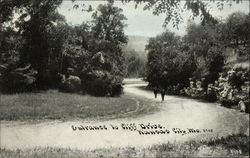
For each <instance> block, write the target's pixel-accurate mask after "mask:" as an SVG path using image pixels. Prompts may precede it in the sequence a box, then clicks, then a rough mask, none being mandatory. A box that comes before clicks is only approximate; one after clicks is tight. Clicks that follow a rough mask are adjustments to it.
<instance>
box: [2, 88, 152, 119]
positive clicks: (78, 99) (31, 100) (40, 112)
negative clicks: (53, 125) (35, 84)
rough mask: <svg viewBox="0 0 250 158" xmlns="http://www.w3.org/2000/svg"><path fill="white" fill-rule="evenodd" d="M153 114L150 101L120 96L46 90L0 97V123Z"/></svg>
mask: <svg viewBox="0 0 250 158" xmlns="http://www.w3.org/2000/svg"><path fill="white" fill-rule="evenodd" d="M154 110H156V109H155V106H152V105H151V102H150V101H149V100H145V99H142V98H140V97H135V96H129V95H127V94H126V95H122V96H121V97H114V98H112V97H93V96H89V95H80V94H69V93H61V92H58V91H56V90H49V91H46V92H42V93H20V94H14V95H6V94H1V95H0V120H33V119H35V120H44V119H59V120H73V119H85V118H102V119H103V118H117V117H124V116H128V115H129V116H130V115H131V116H137V115H138V114H146V113H147V112H152V111H154Z"/></svg>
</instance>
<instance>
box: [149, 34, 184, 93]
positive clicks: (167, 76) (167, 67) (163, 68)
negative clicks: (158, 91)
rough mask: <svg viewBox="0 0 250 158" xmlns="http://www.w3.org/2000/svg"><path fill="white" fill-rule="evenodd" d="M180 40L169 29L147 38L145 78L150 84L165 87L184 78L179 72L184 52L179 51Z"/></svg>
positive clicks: (175, 83)
mask: <svg viewBox="0 0 250 158" xmlns="http://www.w3.org/2000/svg"><path fill="white" fill-rule="evenodd" d="M180 42H181V39H180V37H179V36H176V35H175V34H174V33H172V32H169V31H166V32H164V33H163V34H161V35H158V36H156V37H155V38H151V39H150V40H149V44H148V45H147V46H146V50H147V51H148V63H147V77H146V80H147V81H148V82H149V83H150V85H151V86H154V87H162V88H164V89H167V87H168V86H173V85H177V84H178V83H183V80H185V79H183V78H181V73H182V72H183V71H182V70H183V66H184V63H185V61H186V59H185V58H186V57H185V55H186V54H183V53H182V52H181V51H180V48H179V44H180ZM186 66H187V65H186Z"/></svg>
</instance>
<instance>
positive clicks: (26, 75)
mask: <svg viewBox="0 0 250 158" xmlns="http://www.w3.org/2000/svg"><path fill="white" fill-rule="evenodd" d="M0 66H1V71H0V92H3V93H17V92H27V91H32V90H34V89H35V82H36V74H37V71H36V70H34V69H32V68H31V66H30V65H28V66H26V67H18V66H17V65H16V64H12V63H10V64H6V65H0Z"/></svg>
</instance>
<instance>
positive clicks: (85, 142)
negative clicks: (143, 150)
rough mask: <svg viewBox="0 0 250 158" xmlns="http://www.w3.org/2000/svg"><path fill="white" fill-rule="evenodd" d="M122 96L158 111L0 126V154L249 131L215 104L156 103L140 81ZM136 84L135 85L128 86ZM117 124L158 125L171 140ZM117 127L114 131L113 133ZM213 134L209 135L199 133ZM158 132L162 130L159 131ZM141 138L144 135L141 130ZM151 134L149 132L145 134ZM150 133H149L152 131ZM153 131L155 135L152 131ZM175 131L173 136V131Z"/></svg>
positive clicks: (169, 99) (236, 115)
mask: <svg viewBox="0 0 250 158" xmlns="http://www.w3.org/2000/svg"><path fill="white" fill-rule="evenodd" d="M126 83H127V84H126V85H125V86H124V91H125V93H130V94H133V95H138V96H141V97H145V98H147V99H152V100H154V102H158V103H160V105H161V106H160V110H158V111H157V112H155V113H153V114H148V115H144V116H138V117H135V118H122V119H114V120H110V121H78V122H59V121H53V122H44V123H37V124H28V123H21V122H13V121H12V122H1V133H0V134H1V135H0V136H1V137H0V138H1V139H0V142H1V144H0V145H1V148H9V149H17V148H21V149H23V148H33V147H37V146H42V147H47V146H50V147H66V148H67V147H70V148H78V149H83V150H89V149H95V148H110V147H126V146H134V147H147V146H150V145H153V144H158V143H164V142H165V143H166V142H168V141H169V142H172V141H185V140H191V139H194V140H197V139H199V140H200V139H209V138H213V137H221V136H227V135H229V134H236V133H245V134H248V135H249V133H247V131H248V130H249V114H244V113H240V112H238V111H236V110H232V109H227V108H224V107H221V106H219V105H217V104H214V103H203V102H199V101H196V100H193V99H187V98H181V97H176V96H166V98H165V101H164V102H161V101H160V98H158V99H154V96H153V93H152V92H149V91H146V90H142V89H140V88H138V87H139V86H145V85H146V83H144V82H142V81H140V80H128V81H127V82H126ZM132 83H136V84H132ZM121 123H135V125H136V127H137V129H139V130H140V129H142V128H141V126H140V125H139V124H144V125H147V124H148V123H150V124H151V125H153V124H161V126H163V128H164V130H169V131H170V133H169V134H153V135H140V134H139V132H138V131H131V130H122V128H121ZM72 125H74V127H76V126H81V125H82V126H99V125H101V126H103V125H105V126H106V127H107V128H108V130H96V131H93V130H91V131H90V130H84V131H83V130H81V131H80V130H76V131H73V129H72ZM110 125H113V126H118V128H119V129H118V130H113V129H112V127H111V126H110ZM173 128H179V129H181V130H185V131H186V132H187V131H188V130H187V128H193V129H199V130H200V131H201V133H189V134H184V135H182V134H180V133H179V134H178V133H174V131H173ZM203 129H208V130H209V131H210V129H212V130H213V131H212V132H211V131H210V132H209V131H205V132H204V131H203ZM158 130H160V129H158ZM143 131H144V132H145V131H146V130H143ZM147 131H150V130H147ZM151 131H152V130H151ZM153 131H155V130H153ZM175 131H176V130H175Z"/></svg>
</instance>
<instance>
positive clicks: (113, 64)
mask: <svg viewBox="0 0 250 158" xmlns="http://www.w3.org/2000/svg"><path fill="white" fill-rule="evenodd" d="M92 17H93V21H92V23H93V27H92V29H91V34H92V38H91V39H90V40H89V42H88V47H87V50H88V51H89V52H91V55H90V56H91V58H90V60H89V63H88V65H86V66H85V67H84V69H83V73H82V77H81V78H82V80H83V82H85V83H84V84H85V87H86V89H87V91H88V92H89V93H91V94H93V95H102V96H103V95H107V96H114V95H119V94H120V93H121V83H122V80H123V77H124V75H125V65H124V61H125V59H124V57H123V54H122V48H121V46H122V44H125V43H126V42H127V37H126V36H125V34H124V27H125V23H124V20H126V17H125V16H124V15H123V14H122V9H120V8H118V7H114V6H113V3H108V4H105V5H99V6H98V8H97V11H96V12H95V13H93V16H92ZM119 87H120V88H119Z"/></svg>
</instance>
